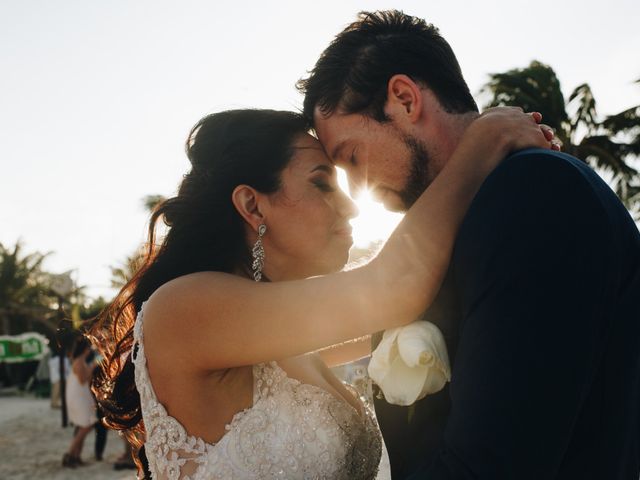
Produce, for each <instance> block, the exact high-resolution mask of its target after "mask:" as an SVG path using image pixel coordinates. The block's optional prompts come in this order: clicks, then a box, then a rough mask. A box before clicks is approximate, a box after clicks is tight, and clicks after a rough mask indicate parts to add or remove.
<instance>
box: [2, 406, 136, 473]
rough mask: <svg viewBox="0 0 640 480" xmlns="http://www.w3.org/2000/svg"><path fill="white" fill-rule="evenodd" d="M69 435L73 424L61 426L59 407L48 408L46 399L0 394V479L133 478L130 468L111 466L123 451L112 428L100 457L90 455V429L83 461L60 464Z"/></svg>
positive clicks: (92, 444)
mask: <svg viewBox="0 0 640 480" xmlns="http://www.w3.org/2000/svg"><path fill="white" fill-rule="evenodd" d="M72 436H73V427H67V428H62V427H61V420H60V410H59V409H55V410H54V409H52V408H51V407H50V406H49V400H48V399H36V398H33V397H20V396H11V397H0V479H7V480H9V479H11V480H34V479H46V480H74V479H87V478H90V479H93V480H132V479H135V474H134V470H120V471H115V470H114V469H113V463H114V462H115V460H116V459H117V458H118V456H120V455H121V454H122V451H123V444H122V440H121V439H120V438H119V437H118V435H117V434H116V433H115V432H108V438H107V447H106V450H105V453H104V460H103V461H101V462H98V461H96V460H95V458H94V454H93V448H94V441H95V435H94V434H93V433H91V434H89V436H88V437H87V441H86V442H85V445H84V451H83V455H82V459H83V460H84V461H85V462H86V463H87V465H85V466H82V467H78V468H76V469H69V468H63V467H62V465H61V460H62V455H63V453H64V452H65V451H66V449H67V448H68V446H69V443H70V442H71V438H72Z"/></svg>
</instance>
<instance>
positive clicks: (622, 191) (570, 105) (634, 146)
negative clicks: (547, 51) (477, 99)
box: [482, 61, 640, 212]
mask: <svg viewBox="0 0 640 480" xmlns="http://www.w3.org/2000/svg"><path fill="white" fill-rule="evenodd" d="M639 82H640V81H639ZM482 92H483V94H490V95H491V99H490V100H489V101H488V102H487V103H486V105H485V106H486V107H494V106H500V105H515V106H519V107H522V108H523V109H524V110H525V111H529V112H533V111H536V112H540V113H542V116H543V122H544V123H546V124H547V125H549V126H551V127H553V128H554V129H555V131H556V137H557V138H558V139H559V140H560V141H561V142H562V144H563V146H562V150H563V151H564V152H566V153H568V154H570V155H573V156H575V157H577V158H580V159H582V160H585V161H587V162H589V163H590V164H591V165H592V166H594V167H596V168H599V169H602V170H605V171H609V172H611V174H612V177H613V181H612V184H613V185H612V186H613V187H614V189H615V190H616V193H617V194H618V196H619V197H620V198H621V200H622V201H623V202H624V203H625V205H626V206H627V208H629V209H630V210H635V211H636V212H637V211H638V207H639V206H640V176H639V175H638V171H637V170H636V169H635V168H634V167H633V166H632V162H633V161H634V160H636V159H637V158H638V156H640V105H638V106H635V107H632V108H629V109H627V110H625V111H623V112H620V113H618V114H616V115H610V116H608V117H606V118H604V120H601V119H600V117H599V115H598V113H597V110H596V100H595V98H594V96H593V92H592V91H591V88H590V87H589V85H588V84H587V83H583V84H582V85H579V86H578V87H576V88H575V89H574V90H573V92H571V94H570V95H569V96H568V97H567V98H566V99H565V96H564V94H563V93H562V89H561V88H560V81H559V80H558V77H557V76H556V74H555V72H554V71H553V69H552V68H551V67H550V66H548V65H545V64H543V63H540V62H538V61H533V62H531V64H530V65H529V66H528V67H526V68H516V69H513V70H509V71H507V72H504V73H494V74H491V75H490V80H489V82H488V83H487V84H486V85H485V86H484V87H483V90H482Z"/></svg>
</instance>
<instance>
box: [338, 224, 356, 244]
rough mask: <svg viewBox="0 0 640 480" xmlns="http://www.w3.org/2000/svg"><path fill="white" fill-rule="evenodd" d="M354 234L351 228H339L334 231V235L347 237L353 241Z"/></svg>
mask: <svg viewBox="0 0 640 480" xmlns="http://www.w3.org/2000/svg"><path fill="white" fill-rule="evenodd" d="M352 232H353V229H352V228H351V227H350V226H349V227H344V228H339V229H337V230H334V232H333V233H335V234H336V235H338V236H340V237H345V238H348V239H350V240H352V241H353V235H352Z"/></svg>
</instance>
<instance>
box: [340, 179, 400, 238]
mask: <svg viewBox="0 0 640 480" xmlns="http://www.w3.org/2000/svg"><path fill="white" fill-rule="evenodd" d="M338 184H339V185H340V188H342V189H343V190H344V191H345V192H349V184H348V182H347V175H346V173H345V171H344V170H342V169H340V168H339V169H338ZM355 203H356V205H357V206H358V210H359V212H360V213H359V214H358V216H357V217H356V218H354V219H353V220H351V225H352V227H353V241H354V245H355V246H356V247H361V248H364V247H367V246H368V245H370V244H371V243H373V242H377V241H379V240H386V239H387V238H388V237H389V235H390V234H391V232H392V231H393V229H394V228H396V225H398V223H399V222H400V220H402V217H403V215H402V214H400V213H393V212H390V211H388V210H386V209H385V208H384V206H383V205H382V204H381V203H378V202H375V201H374V200H373V199H372V197H371V195H370V193H369V191H363V192H362V193H361V194H360V195H359V196H358V198H356V199H355Z"/></svg>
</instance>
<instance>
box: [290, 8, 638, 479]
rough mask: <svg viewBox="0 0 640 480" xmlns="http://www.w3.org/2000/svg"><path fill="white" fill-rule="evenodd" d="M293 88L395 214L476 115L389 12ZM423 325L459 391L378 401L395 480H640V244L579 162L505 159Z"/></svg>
mask: <svg viewBox="0 0 640 480" xmlns="http://www.w3.org/2000/svg"><path fill="white" fill-rule="evenodd" d="M300 89H301V90H302V91H303V92H304V94H305V100H304V113H305V115H306V116H307V118H308V119H309V121H310V122H311V124H312V125H313V127H314V129H315V131H316V132H317V135H318V138H319V139H320V141H321V142H322V144H323V146H324V147H325V149H326V151H327V153H328V154H329V155H330V157H331V158H332V160H333V161H334V162H335V163H336V164H337V165H339V166H341V167H343V168H345V169H346V170H347V173H348V175H349V179H350V185H351V187H352V189H359V188H363V187H367V188H370V189H372V190H373V193H374V195H376V196H378V198H379V199H380V200H381V201H382V202H383V203H384V204H385V206H386V207H387V208H389V209H391V210H405V209H407V208H408V207H409V206H411V204H412V203H413V202H414V201H415V200H416V199H417V197H418V196H419V195H420V193H421V192H422V191H423V190H424V189H425V188H426V187H427V186H428V185H429V183H430V182H431V181H432V180H433V179H434V178H435V177H436V176H437V175H438V173H439V172H440V171H441V169H442V168H443V167H444V165H445V164H446V163H447V161H448V159H449V157H450V155H451V154H452V152H453V150H454V149H455V147H456V145H457V143H458V142H459V139H460V137H461V135H462V134H463V132H464V131H465V128H466V127H467V126H468V125H469V123H470V122H472V121H473V120H474V118H476V117H477V115H478V113H477V106H476V104H475V102H474V100H473V98H472V96H471V94H470V92H469V89H468V87H467V85H466V83H465V81H464V79H463V77H462V74H461V72H460V67H459V66H458V63H457V60H456V58H455V56H454V54H453V52H452V50H451V48H450V47H449V45H448V44H447V42H446V41H445V40H444V39H443V38H442V37H441V36H440V34H439V33H438V30H437V29H436V28H434V27H433V26H432V25H429V24H427V23H425V22H424V21H423V20H421V19H418V18H414V17H410V16H407V15H404V14H403V13H401V12H398V11H388V12H376V13H363V14H361V15H360V17H359V20H358V21H357V22H355V23H354V24H352V25H350V26H349V27H347V28H346V29H345V30H344V31H343V32H342V33H340V34H339V35H338V36H337V37H336V39H335V40H334V41H333V42H332V43H331V45H330V46H329V47H328V48H327V49H326V50H325V51H324V53H323V54H322V55H321V57H320V59H319V60H318V62H317V64H316V66H315V68H314V69H313V71H312V72H311V75H310V76H309V78H307V79H305V80H303V81H301V82H300ZM499 135H500V132H496V138H499ZM398 288H402V287H401V286H399V287H398ZM424 319H425V320H428V321H431V322H433V323H434V324H436V325H437V326H438V327H439V328H440V329H441V330H442V332H443V334H444V337H445V339H446V342H447V348H448V351H449V356H450V359H451V364H452V380H451V384H450V385H449V386H448V387H447V388H445V389H444V390H442V391H440V392H438V393H437V394H434V395H431V396H428V397H426V398H424V399H423V400H421V401H419V402H417V403H416V404H415V405H413V406H412V407H399V406H394V405H390V404H388V403H386V402H385V401H384V400H376V413H377V415H378V419H379V422H380V426H381V428H382V432H383V434H384V438H385V442H386V445H387V448H388V451H389V456H390V460H391V469H392V475H393V478H394V479H401V478H411V479H422V478H425V479H428V480H439V479H491V480H499V479H536V480H540V479H580V480H586V479H607V480H613V479H629V480H638V478H639V471H640V466H639V463H640V415H639V410H640V235H639V233H638V230H637V227H636V226H635V224H634V223H633V221H632V219H631V218H630V216H629V214H628V213H627V211H626V210H625V209H624V207H623V206H622V204H621V203H620V202H619V201H618V199H617V198H616V197H615V195H614V194H613V192H612V191H611V190H610V189H609V188H608V187H607V186H606V185H605V184H604V183H603V182H602V181H601V180H600V179H599V177H598V176H597V175H595V174H594V173H593V172H592V171H591V170H590V169H589V168H588V167H587V166H586V165H585V164H584V163H583V162H581V161H579V160H577V159H575V158H573V157H570V156H568V155H565V154H562V153H555V152H552V151H550V150H549V151H546V150H538V149H530V150H524V151H521V152H518V153H516V154H513V155H511V156H510V157H509V158H507V159H505V161H504V162H502V164H501V165H500V166H499V167H498V168H497V169H496V170H495V171H494V172H493V173H492V174H491V175H490V176H489V178H487V180H486V182H485V183H484V185H483V187H482V188H481V190H480V191H479V192H478V194H477V196H476V198H475V200H474V202H473V204H472V206H471V208H470V210H469V212H468V214H467V216H466V218H465V221H464V223H463V225H462V227H461V230H460V232H459V235H458V239H457V242H456V245H455V250H454V254H453V258H452V261H451V266H450V270H449V273H448V276H447V279H446V281H445V283H444V285H443V287H442V289H441V291H440V293H439V296H438V298H437V299H436V301H435V304H434V305H433V306H432V307H431V308H430V309H429V310H428V312H426V314H425V315H424Z"/></svg>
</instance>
